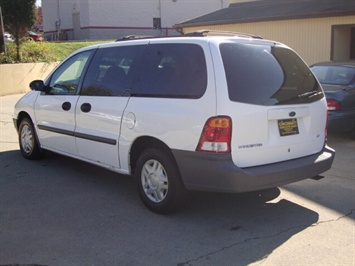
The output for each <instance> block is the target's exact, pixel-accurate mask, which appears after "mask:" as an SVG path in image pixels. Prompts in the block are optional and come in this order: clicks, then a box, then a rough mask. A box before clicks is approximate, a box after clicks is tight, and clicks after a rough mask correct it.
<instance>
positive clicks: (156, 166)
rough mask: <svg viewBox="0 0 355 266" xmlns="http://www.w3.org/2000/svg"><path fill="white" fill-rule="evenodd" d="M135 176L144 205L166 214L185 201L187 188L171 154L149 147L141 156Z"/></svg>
mask: <svg viewBox="0 0 355 266" xmlns="http://www.w3.org/2000/svg"><path fill="white" fill-rule="evenodd" d="M135 178H136V184H137V190H138V193H139V196H140V198H141V200H142V201H143V203H144V205H145V206H146V207H147V208H148V209H150V210H152V211H153V212H156V213H160V214H166V213H170V212H172V211H174V210H176V209H177V208H178V207H180V205H181V204H182V203H183V202H184V199H185V189H184V186H183V185H182V182H181V178H180V173H179V171H178V169H177V167H176V165H175V163H174V162H173V160H172V158H171V156H170V155H169V154H168V153H166V152H163V151H161V150H158V149H147V150H145V151H143V153H142V154H141V155H140V156H139V158H138V161H137V164H136V170H135Z"/></svg>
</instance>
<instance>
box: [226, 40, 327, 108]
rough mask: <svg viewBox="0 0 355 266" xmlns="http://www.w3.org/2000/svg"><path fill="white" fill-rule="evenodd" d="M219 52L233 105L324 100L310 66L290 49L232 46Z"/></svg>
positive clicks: (268, 104)
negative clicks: (234, 103) (235, 103)
mask: <svg viewBox="0 0 355 266" xmlns="http://www.w3.org/2000/svg"><path fill="white" fill-rule="evenodd" d="M220 51H221V55H222V59H223V64H224V69H225V74H226V78H227V84H228V92H229V98H230V100H231V101H236V102H242V103H249V104H258V105H267V106H270V105H278V104H302V103H308V102H313V101H316V100H318V99H321V98H323V97H324V96H323V92H322V89H321V87H320V86H319V84H318V82H317V80H316V79H315V77H314V76H313V74H312V72H311V71H310V69H309V68H308V66H307V65H306V64H305V63H304V62H303V61H302V60H301V59H300V58H299V57H298V56H297V55H296V54H295V53H294V52H293V51H292V50H290V49H287V48H284V47H280V46H269V45H260V44H241V43H233V42H231V43H223V44H221V45H220Z"/></svg>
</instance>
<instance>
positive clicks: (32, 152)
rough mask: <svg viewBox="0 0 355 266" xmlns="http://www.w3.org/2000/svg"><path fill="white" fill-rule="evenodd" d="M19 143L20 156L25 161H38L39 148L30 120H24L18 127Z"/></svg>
mask: <svg viewBox="0 0 355 266" xmlns="http://www.w3.org/2000/svg"><path fill="white" fill-rule="evenodd" d="M19 143H20V150H21V153H22V155H23V156H24V157H25V158H27V159H31V160H32V159H38V158H39V157H40V156H41V148H40V146H39V144H38V141H37V136H36V132H35V130H34V127H33V124H32V122H31V120H30V119H28V118H24V119H23V120H22V121H21V123H20V126H19Z"/></svg>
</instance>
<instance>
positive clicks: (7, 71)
mask: <svg viewBox="0 0 355 266" xmlns="http://www.w3.org/2000/svg"><path fill="white" fill-rule="evenodd" d="M57 64H58V63H28V64H2V65H0V96H4V95H10V94H20V93H25V92H28V91H30V88H29V83H30V82H31V81H32V80H35V79H42V80H43V79H45V78H46V77H47V75H48V74H49V73H50V72H51V71H52V70H53V68H54V67H55V66H57Z"/></svg>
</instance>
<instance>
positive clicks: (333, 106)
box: [327, 99, 341, 111]
mask: <svg viewBox="0 0 355 266" xmlns="http://www.w3.org/2000/svg"><path fill="white" fill-rule="evenodd" d="M327 106H328V111H340V109H341V105H340V103H339V102H338V101H336V100H333V99H327Z"/></svg>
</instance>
